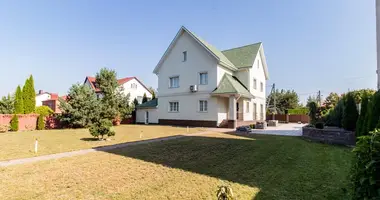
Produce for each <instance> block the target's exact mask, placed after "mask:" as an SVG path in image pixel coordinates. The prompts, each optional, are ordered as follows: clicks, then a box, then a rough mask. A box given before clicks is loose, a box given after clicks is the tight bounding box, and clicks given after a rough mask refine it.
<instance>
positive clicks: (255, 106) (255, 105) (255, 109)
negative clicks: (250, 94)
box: [253, 103, 257, 120]
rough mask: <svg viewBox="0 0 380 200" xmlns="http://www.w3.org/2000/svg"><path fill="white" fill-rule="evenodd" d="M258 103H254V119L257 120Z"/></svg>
mask: <svg viewBox="0 0 380 200" xmlns="http://www.w3.org/2000/svg"><path fill="white" fill-rule="evenodd" d="M256 112H257V104H256V103H253V119H254V120H256Z"/></svg>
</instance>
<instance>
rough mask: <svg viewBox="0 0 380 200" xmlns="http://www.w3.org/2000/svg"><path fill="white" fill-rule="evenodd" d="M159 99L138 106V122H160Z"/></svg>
mask: <svg viewBox="0 0 380 200" xmlns="http://www.w3.org/2000/svg"><path fill="white" fill-rule="evenodd" d="M157 106H158V99H153V100H151V101H148V102H145V103H143V104H140V105H138V106H136V123H139V124H158V110H157Z"/></svg>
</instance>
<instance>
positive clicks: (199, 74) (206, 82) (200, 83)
mask: <svg viewBox="0 0 380 200" xmlns="http://www.w3.org/2000/svg"><path fill="white" fill-rule="evenodd" d="M202 74H206V81H205V83H202V79H201V78H202ZM198 79H199V81H198V83H199V85H207V84H208V72H199V73H198Z"/></svg>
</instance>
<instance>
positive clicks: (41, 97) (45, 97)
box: [36, 93, 51, 107]
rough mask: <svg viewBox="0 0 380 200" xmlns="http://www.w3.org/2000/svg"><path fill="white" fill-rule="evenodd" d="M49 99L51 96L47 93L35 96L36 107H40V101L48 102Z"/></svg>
mask: <svg viewBox="0 0 380 200" xmlns="http://www.w3.org/2000/svg"><path fill="white" fill-rule="evenodd" d="M50 98H51V95H50V94H48V93H44V94H39V95H36V107H37V106H42V101H45V100H48V99H50Z"/></svg>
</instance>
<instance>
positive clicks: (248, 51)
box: [222, 42, 261, 68]
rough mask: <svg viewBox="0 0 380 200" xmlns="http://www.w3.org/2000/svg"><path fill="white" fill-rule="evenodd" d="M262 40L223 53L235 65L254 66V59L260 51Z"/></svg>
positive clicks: (239, 66) (238, 66)
mask: <svg viewBox="0 0 380 200" xmlns="http://www.w3.org/2000/svg"><path fill="white" fill-rule="evenodd" d="M260 47H261V42H259V43H255V44H250V45H246V46H242V47H237V48H232V49H227V50H224V51H222V53H223V54H224V55H225V56H226V57H227V58H228V60H230V61H231V62H232V63H233V64H234V66H235V67H237V68H241V67H252V65H253V62H254V59H255V58H256V55H257V54H258V52H259V49H260Z"/></svg>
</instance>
